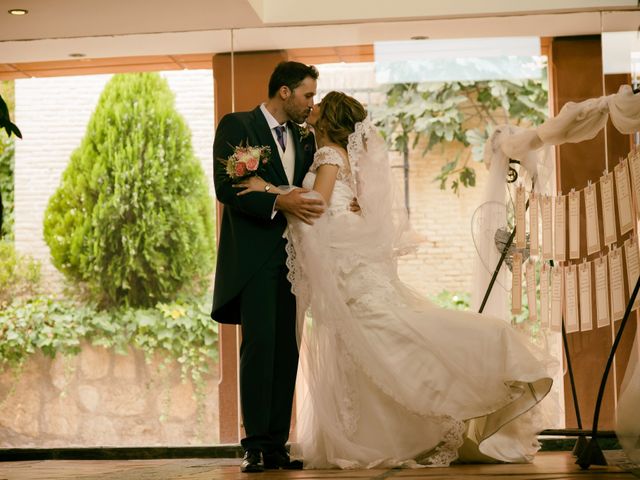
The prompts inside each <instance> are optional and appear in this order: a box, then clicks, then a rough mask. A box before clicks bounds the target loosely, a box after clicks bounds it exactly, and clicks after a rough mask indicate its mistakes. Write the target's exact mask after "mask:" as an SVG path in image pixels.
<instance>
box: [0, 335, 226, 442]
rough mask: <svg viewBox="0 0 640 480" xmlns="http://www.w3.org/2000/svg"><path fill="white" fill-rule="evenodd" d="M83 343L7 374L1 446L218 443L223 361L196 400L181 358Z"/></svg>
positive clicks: (1, 393)
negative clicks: (76, 350) (167, 360)
mask: <svg viewBox="0 0 640 480" xmlns="http://www.w3.org/2000/svg"><path fill="white" fill-rule="evenodd" d="M162 364H163V362H162V359H160V358H157V359H155V360H154V361H152V362H151V363H150V364H147V362H146V361H145V359H144V355H143V354H142V352H140V351H137V350H131V351H130V352H129V353H128V354H127V355H119V354H115V353H113V352H112V351H109V350H105V349H104V348H101V347H93V346H90V345H84V346H83V349H82V353H81V354H80V355H78V356H75V357H61V356H59V355H58V356H57V357H56V358H55V359H51V358H49V357H45V356H43V355H42V354H40V353H38V354H35V355H32V356H31V358H30V359H29V360H28V361H27V363H26V365H25V367H24V370H23V371H22V372H21V373H20V374H19V375H18V376H17V377H14V375H13V374H12V373H11V372H4V373H2V374H0V448H12V447H20V448H28V447H71V446H82V447H91V446H166V445H214V444H216V443H218V379H217V375H218V373H217V372H218V366H217V364H213V365H211V372H212V374H211V375H209V376H208V377H207V378H206V398H205V399H204V401H200V402H197V401H196V399H195V398H194V395H193V393H194V387H193V384H192V383H191V381H186V382H183V381H182V380H181V378H180V371H179V367H178V366H177V364H176V363H175V362H174V363H172V364H170V365H169V367H167V368H162V367H161V365H162Z"/></svg>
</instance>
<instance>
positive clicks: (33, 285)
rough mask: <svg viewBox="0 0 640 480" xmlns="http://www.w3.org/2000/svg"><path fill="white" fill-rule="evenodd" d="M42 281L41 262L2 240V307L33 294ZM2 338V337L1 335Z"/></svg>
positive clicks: (0, 305) (0, 267) (0, 286)
mask: <svg viewBox="0 0 640 480" xmlns="http://www.w3.org/2000/svg"><path fill="white" fill-rule="evenodd" d="M39 283H40V263H39V262H37V261H36V260H34V259H32V258H31V257H29V256H27V255H21V254H19V253H18V252H16V250H15V248H14V246H13V243H12V242H9V241H7V240H0V309H1V308H2V307H3V306H4V305H6V304H9V303H11V302H12V301H13V300H14V299H16V298H21V297H24V296H28V295H33V294H34V293H36V292H37V290H38V286H39ZM0 338H2V337H0Z"/></svg>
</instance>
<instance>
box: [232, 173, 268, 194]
mask: <svg viewBox="0 0 640 480" xmlns="http://www.w3.org/2000/svg"><path fill="white" fill-rule="evenodd" d="M267 185H269V184H268V183H267V182H265V181H264V180H263V179H262V178H260V177H259V176H257V175H254V176H252V177H249V178H247V179H245V180H243V181H242V182H238V183H236V184H235V185H234V186H233V188H242V189H243V190H242V191H240V192H238V193H237V195H246V194H247V193H249V192H264V191H265V189H264V187H266V186H267Z"/></svg>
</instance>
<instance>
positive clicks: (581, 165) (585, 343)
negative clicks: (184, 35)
mask: <svg viewBox="0 0 640 480" xmlns="http://www.w3.org/2000/svg"><path fill="white" fill-rule="evenodd" d="M551 48H552V62H553V65H552V69H553V73H554V74H553V78H552V82H551V87H552V91H553V99H554V103H553V106H554V113H555V114H557V113H558V112H559V111H560V109H561V108H562V107H563V106H564V105H565V104H566V103H567V102H581V101H584V100H587V99H589V98H595V97H600V96H602V95H603V94H604V92H603V86H602V83H603V82H602V74H603V73H602V52H601V41H600V37H599V36H585V37H562V38H555V39H554V40H553V43H552V47H551ZM556 151H557V166H558V189H559V190H560V191H562V193H568V192H569V191H570V190H571V189H572V188H575V189H576V190H579V189H582V188H584V187H585V186H586V185H587V184H588V181H589V180H591V181H592V182H594V183H595V182H597V181H598V179H599V178H600V176H601V175H602V172H603V170H605V168H606V152H605V137H604V132H600V133H598V135H597V136H596V137H595V138H594V139H592V140H587V141H584V142H580V143H567V144H563V145H560V146H559V147H558V148H557V150H556ZM583 210H584V209H583ZM582 223H584V222H582ZM582 230H583V231H582V232H581V234H582V239H583V240H582V242H581V243H582V245H583V247H582V248H583V251H582V252H581V255H583V256H586V251H585V250H586V248H585V247H584V245H585V244H586V241H585V240H584V239H585V232H584V227H583V229H582ZM611 336H612V330H611V328H599V329H596V330H592V331H589V332H577V333H572V334H569V335H568V345H569V348H568V353H569V355H570V356H571V360H572V363H573V368H574V374H575V379H576V388H577V397H578V402H579V407H580V411H581V414H582V425H583V427H584V428H591V426H592V420H593V412H594V407H595V401H596V397H597V393H598V388H599V386H600V380H601V376H602V372H603V370H604V367H605V364H606V361H607V357H608V355H609V352H610V349H611V345H612V340H611ZM564 387H565V407H566V410H565V411H566V424H567V426H568V427H576V426H577V422H576V416H575V410H574V406H573V399H572V396H571V388H570V384H569V378H568V375H565V385H564ZM614 408H615V407H614V390H613V381H612V377H609V379H608V382H607V387H606V391H605V396H604V401H603V403H602V409H601V412H600V421H599V427H600V428H609V429H611V428H613V426H614Z"/></svg>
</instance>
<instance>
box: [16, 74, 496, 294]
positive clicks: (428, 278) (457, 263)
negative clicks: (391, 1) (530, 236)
mask: <svg viewBox="0 0 640 480" xmlns="http://www.w3.org/2000/svg"><path fill="white" fill-rule="evenodd" d="M323 75H325V77H329V75H327V74H326V73H323ZM162 76H163V77H165V78H166V79H167V80H168V82H169V85H170V87H171V89H172V90H173V91H174V93H175V95H176V107H177V109H178V111H179V112H180V113H181V114H182V115H183V116H184V118H185V119H186V121H187V123H188V124H189V126H190V128H191V131H192V133H193V137H192V141H193V146H194V149H195V153H196V155H197V157H198V158H200V160H201V161H202V164H203V167H204V169H205V172H206V175H207V178H208V180H209V182H210V188H211V191H212V192H213V185H212V168H213V164H212V161H211V144H212V141H213V85H212V76H211V72H210V71H206V70H191V71H172V72H163V73H162ZM110 78H111V76H110V75H91V76H77V77H58V78H37V79H26V80H16V115H15V116H16V122H17V124H18V125H20V129H21V130H22V132H23V135H24V140H22V141H19V142H16V192H15V209H16V215H15V217H16V223H15V234H16V235H15V237H16V246H17V248H18V249H19V250H20V251H22V252H28V253H30V254H31V255H33V256H34V257H35V258H37V259H39V260H40V261H42V263H43V274H44V277H45V278H46V279H47V280H48V282H49V284H50V285H51V286H52V287H55V286H56V285H58V286H60V285H61V280H62V277H61V275H60V274H59V273H58V272H57V271H56V270H55V268H54V267H53V266H52V265H51V264H50V261H49V250H48V247H47V246H46V244H45V242H44V239H43V235H42V221H43V215H44V210H45V208H46V206H47V202H48V200H49V197H50V196H51V195H52V194H53V193H54V191H55V190H56V188H57V187H58V184H59V181H60V176H61V174H62V172H63V171H64V169H65V168H66V165H67V162H68V160H69V157H70V155H71V152H72V151H73V150H74V149H75V148H76V147H77V146H78V145H79V144H80V141H81V139H82V137H83V135H84V133H85V129H86V124H87V122H88V120H89V118H90V116H91V114H92V112H93V110H94V109H95V106H96V103H97V100H98V97H99V95H100V93H101V92H102V89H103V88H104V86H105V84H106V83H107V81H108V80H109V79H110ZM451 155H452V152H447V151H445V152H438V153H432V154H429V155H428V156H426V157H424V158H422V157H421V155H420V151H419V150H416V151H415V152H413V153H412V156H411V160H410V186H409V189H410V198H411V200H410V201H411V207H412V217H411V220H412V224H413V226H414V228H415V229H416V230H417V231H419V232H420V233H422V234H424V235H425V236H426V237H427V242H425V243H424V244H422V245H421V246H420V248H419V250H418V251H417V252H416V253H415V254H411V255H408V256H406V257H403V258H402V259H401V260H400V262H399V265H400V274H401V277H402V278H403V279H404V280H405V281H407V282H408V283H409V284H410V285H411V286H413V287H414V288H415V289H417V290H418V291H420V292H422V293H425V294H428V295H432V294H433V295H435V294H437V293H439V292H441V291H442V290H450V291H468V290H469V288H470V285H469V283H470V279H471V268H472V258H473V254H474V246H473V241H472V239H471V216H472V214H473V212H474V210H475V208H476V207H477V205H478V204H479V202H480V198H481V196H482V191H483V179H484V178H485V176H486V175H485V169H484V166H483V165H482V164H480V165H478V168H477V172H478V186H477V187H475V188H471V189H462V190H461V194H460V195H459V196H456V195H455V194H454V193H452V192H451V191H450V190H444V191H443V190H440V189H439V186H438V182H434V181H433V179H434V178H435V177H436V175H437V174H438V173H439V171H440V168H441V166H442V165H443V164H444V162H445V158H448V157H450V156H451ZM397 173H400V171H398V172H397ZM400 186H402V183H400ZM54 289H55V288H54Z"/></svg>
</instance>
